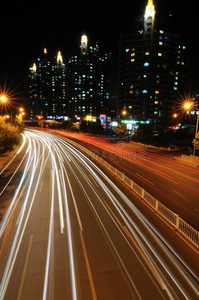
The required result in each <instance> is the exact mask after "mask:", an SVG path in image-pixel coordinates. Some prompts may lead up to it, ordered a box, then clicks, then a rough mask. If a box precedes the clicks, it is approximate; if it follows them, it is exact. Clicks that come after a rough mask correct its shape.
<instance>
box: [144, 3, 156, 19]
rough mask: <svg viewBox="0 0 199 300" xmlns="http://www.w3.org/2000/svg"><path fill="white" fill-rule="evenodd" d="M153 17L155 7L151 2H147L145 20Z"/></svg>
mask: <svg viewBox="0 0 199 300" xmlns="http://www.w3.org/2000/svg"><path fill="white" fill-rule="evenodd" d="M154 15H155V7H154V5H153V0H148V3H147V6H146V9H145V15H144V17H145V19H147V18H149V17H154Z"/></svg>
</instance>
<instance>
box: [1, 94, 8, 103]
mask: <svg viewBox="0 0 199 300" xmlns="http://www.w3.org/2000/svg"><path fill="white" fill-rule="evenodd" d="M6 101H7V98H6V96H4V95H2V96H1V102H2V103H4V102H6Z"/></svg>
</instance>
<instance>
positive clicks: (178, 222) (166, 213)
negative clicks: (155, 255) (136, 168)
mask: <svg viewBox="0 0 199 300" xmlns="http://www.w3.org/2000/svg"><path fill="white" fill-rule="evenodd" d="M69 142H70V143H71V144H73V145H75V146H76V147H78V148H80V149H82V150H83V151H84V152H86V153H87V155H88V156H89V157H92V158H94V159H96V160H97V161H98V162H100V163H101V164H102V165H103V166H104V167H105V168H106V169H108V170H109V171H110V172H111V173H113V174H114V175H115V176H116V177H117V178H119V179H120V180H121V181H123V182H124V183H125V184H126V185H127V186H128V187H129V188H130V189H132V190H133V191H134V192H135V193H136V194H138V195H139V196H140V197H141V198H142V199H143V200H144V201H145V202H146V203H147V204H148V205H149V206H150V207H152V208H153V209H154V211H155V212H156V213H158V214H160V215H161V216H162V217H164V219H166V220H167V221H168V222H169V223H170V224H172V225H173V227H174V228H175V230H178V231H180V232H181V233H182V234H183V235H184V236H185V237H186V238H187V239H188V240H189V241H190V242H192V243H193V244H194V245H195V246H196V247H198V248H199V232H198V231H197V230H195V229H194V228H193V227H191V226H190V225H189V224H188V223H186V222H185V221H184V220H183V219H181V218H180V217H179V215H178V214H175V213H174V212H172V211H171V210H170V209H168V208H167V207H166V206H165V205H163V204H162V203H161V202H159V201H158V200H157V199H156V198H154V197H153V196H152V195H150V194H149V193H148V192H147V191H146V190H145V189H144V188H142V187H141V186H139V185H138V184H137V183H135V182H134V181H133V180H132V179H130V178H129V177H127V176H126V175H125V174H124V173H122V172H121V171H119V170H118V169H117V168H115V167H113V166H112V165H111V164H109V163H108V162H107V161H105V160H104V159H103V158H101V157H100V156H99V155H97V154H95V153H94V152H92V151H90V150H88V149H87V148H85V147H83V146H81V145H79V144H78V143H76V142H74V141H71V140H69Z"/></svg>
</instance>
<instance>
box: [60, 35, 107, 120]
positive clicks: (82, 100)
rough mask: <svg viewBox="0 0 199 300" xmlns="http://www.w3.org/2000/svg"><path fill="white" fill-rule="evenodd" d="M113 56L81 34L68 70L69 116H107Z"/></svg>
mask: <svg viewBox="0 0 199 300" xmlns="http://www.w3.org/2000/svg"><path fill="white" fill-rule="evenodd" d="M109 66H110V53H107V54H101V53H100V51H99V46H98V44H97V43H96V44H95V45H91V43H89V41H88V37H87V36H86V35H82V37H81V42H80V45H79V47H77V49H76V50H74V51H73V52H72V54H70V56H69V58H68V62H67V67H66V77H67V103H68V116H69V117H70V118H74V117H85V116H87V115H90V116H99V115H100V114H102V113H104V114H106V113H107V104H108V101H109Z"/></svg>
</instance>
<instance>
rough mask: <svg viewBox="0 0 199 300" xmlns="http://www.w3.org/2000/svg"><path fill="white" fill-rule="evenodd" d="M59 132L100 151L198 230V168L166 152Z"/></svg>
mask: <svg viewBox="0 0 199 300" xmlns="http://www.w3.org/2000/svg"><path fill="white" fill-rule="evenodd" d="M55 132H57V131H55ZM58 132H59V131H58ZM59 134H62V135H63V136H64V135H65V136H67V137H68V138H70V139H72V140H75V141H77V142H78V143H80V144H81V145H83V146H85V147H87V148H89V149H90V150H92V151H94V152H95V153H97V154H99V155H100V156H101V157H103V158H104V159H105V160H107V161H108V162H109V163H111V164H112V165H113V166H114V167H116V168H117V169H119V170H120V171H122V172H123V173H125V174H126V175H127V176H128V177H130V178H131V179H132V180H134V181H135V182H136V183H138V184H139V185H140V186H141V187H143V188H145V189H146V191H148V192H149V193H150V194H151V195H153V196H154V197H155V198H157V199H158V200H159V201H160V202H161V203H163V204H164V205H166V206H167V207H168V208H169V209H171V210H172V211H174V212H175V213H177V214H179V215H180V216H181V217H182V218H183V219H184V220H185V221H186V222H187V223H189V224H190V225H191V226H193V227H194V228H196V229H197V230H199V225H198V224H199V202H198V194H199V169H198V168H197V167H192V166H189V165H186V164H182V163H179V162H176V161H174V160H173V159H171V158H170V157H168V155H167V154H164V155H163V154H161V155H160V154H157V153H151V152H148V151H145V150H138V149H137V148H134V146H129V145H128V144H124V143H123V142H121V143H118V144H116V145H113V144H110V143H109V142H106V141H103V140H100V139H98V138H95V137H85V136H82V135H80V137H79V138H78V136H79V135H78V134H70V133H69V134H68V133H64V132H59Z"/></svg>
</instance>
